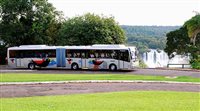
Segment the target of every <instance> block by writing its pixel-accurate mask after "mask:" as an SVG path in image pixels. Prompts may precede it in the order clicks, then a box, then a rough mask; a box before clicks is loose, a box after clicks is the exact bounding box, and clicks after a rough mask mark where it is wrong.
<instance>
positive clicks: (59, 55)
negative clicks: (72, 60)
mask: <svg viewBox="0 0 200 111" xmlns="http://www.w3.org/2000/svg"><path fill="white" fill-rule="evenodd" d="M65 50H66V49H65V48H57V49H56V62H57V67H65V66H66V56H65V55H66V53H65Z"/></svg>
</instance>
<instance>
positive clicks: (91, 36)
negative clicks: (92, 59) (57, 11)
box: [59, 13, 125, 45]
mask: <svg viewBox="0 0 200 111" xmlns="http://www.w3.org/2000/svg"><path fill="white" fill-rule="evenodd" d="M59 37H60V43H62V45H92V44H121V43H124V42H125V34H124V31H123V30H122V29H121V27H120V26H119V25H118V24H117V23H116V22H115V20H114V18H113V17H104V16H99V15H95V14H90V13H87V14H85V15H83V16H77V17H74V18H71V19H68V20H67V21H66V22H64V24H63V26H62V28H61V30H60V36H59Z"/></svg>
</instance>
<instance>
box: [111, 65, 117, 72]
mask: <svg viewBox="0 0 200 111" xmlns="http://www.w3.org/2000/svg"><path fill="white" fill-rule="evenodd" d="M109 70H111V71H116V70H117V66H116V65H115V64H110V66H109Z"/></svg>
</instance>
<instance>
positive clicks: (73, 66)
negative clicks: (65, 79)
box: [71, 63, 79, 70]
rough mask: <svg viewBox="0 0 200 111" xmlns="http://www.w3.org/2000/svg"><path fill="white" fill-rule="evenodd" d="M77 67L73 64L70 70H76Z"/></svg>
mask: <svg viewBox="0 0 200 111" xmlns="http://www.w3.org/2000/svg"><path fill="white" fill-rule="evenodd" d="M78 68H79V67H78V64H77V63H73V64H72V66H71V69H73V70H76V69H78Z"/></svg>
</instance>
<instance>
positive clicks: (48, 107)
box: [0, 91, 200, 111]
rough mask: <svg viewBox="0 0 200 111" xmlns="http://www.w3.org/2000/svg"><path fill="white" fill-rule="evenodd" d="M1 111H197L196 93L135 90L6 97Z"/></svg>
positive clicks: (199, 99)
mask: <svg viewBox="0 0 200 111" xmlns="http://www.w3.org/2000/svg"><path fill="white" fill-rule="evenodd" d="M0 100H1V111H199V110H200V107H199V105H200V104H199V103H200V93H194V92H167V91H166V92H164V91H135V92H131V91H130V92H112V93H96V94H78V95H66V96H44V97H25V98H6V99H0Z"/></svg>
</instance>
